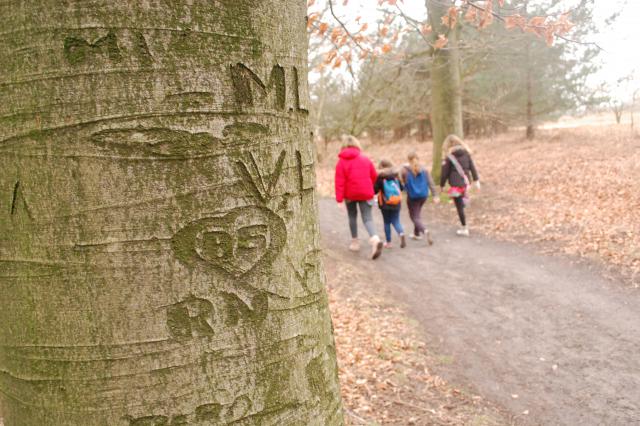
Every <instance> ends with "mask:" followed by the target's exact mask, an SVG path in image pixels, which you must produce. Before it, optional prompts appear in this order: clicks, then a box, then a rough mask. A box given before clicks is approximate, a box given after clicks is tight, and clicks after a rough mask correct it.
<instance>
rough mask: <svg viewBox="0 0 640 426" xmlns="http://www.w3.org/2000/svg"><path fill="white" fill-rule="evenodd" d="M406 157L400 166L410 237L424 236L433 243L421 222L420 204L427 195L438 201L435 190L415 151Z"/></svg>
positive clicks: (425, 199) (421, 204)
mask: <svg viewBox="0 0 640 426" xmlns="http://www.w3.org/2000/svg"><path fill="white" fill-rule="evenodd" d="M407 159H408V160H409V163H408V164H406V165H405V166H404V167H403V168H402V174H401V176H400V177H401V178H402V184H403V185H404V189H405V191H406V193H407V207H408V208H409V218H411V222H413V234H411V235H410V237H411V238H412V239H414V240H421V239H422V237H423V236H426V238H427V243H428V244H429V245H432V244H433V239H432V238H431V233H430V232H429V230H427V228H426V227H425V226H424V224H423V223H422V206H424V203H425V202H426V201H427V198H428V197H429V195H431V196H432V197H433V200H434V202H435V203H438V202H439V201H440V198H439V196H438V193H437V192H436V187H435V184H434V183H433V179H431V175H430V174H429V172H428V171H427V169H426V168H424V166H422V165H421V164H420V159H419V158H418V154H417V153H416V152H415V151H412V152H410V153H409V155H408V157H407Z"/></svg>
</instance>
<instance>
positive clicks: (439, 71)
mask: <svg viewBox="0 0 640 426" xmlns="http://www.w3.org/2000/svg"><path fill="white" fill-rule="evenodd" d="M449 3H450V2H447V1H441V0H426V4H427V11H428V14H429V23H430V24H431V27H432V28H433V32H432V37H433V41H434V42H435V40H436V39H437V37H438V34H445V33H446V34H447V37H448V38H449V42H448V44H447V46H446V47H445V49H438V50H436V51H435V52H434V54H433V63H432V66H431V87H432V88H431V99H432V100H431V102H432V104H431V120H432V126H433V164H432V173H433V177H434V179H435V181H436V182H437V181H438V180H439V179H440V169H441V167H442V143H443V141H444V139H445V138H446V137H447V136H448V135H450V134H456V135H458V136H460V137H461V138H462V137H464V135H463V128H462V85H461V81H460V55H459V52H458V31H457V29H454V30H450V31H449V28H448V27H446V26H444V25H443V24H442V17H443V16H446V15H447V12H448V10H449V7H450V6H453V3H452V2H451V4H449ZM447 31H448V32H447Z"/></svg>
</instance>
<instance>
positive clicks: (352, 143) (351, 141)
mask: <svg viewBox="0 0 640 426" xmlns="http://www.w3.org/2000/svg"><path fill="white" fill-rule="evenodd" d="M349 147H355V148H358V149H362V145H361V144H360V141H359V140H358V139H357V138H356V137H355V136H352V135H344V136H342V149H344V148H349Z"/></svg>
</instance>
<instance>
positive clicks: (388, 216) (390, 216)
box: [381, 209, 404, 243]
mask: <svg viewBox="0 0 640 426" xmlns="http://www.w3.org/2000/svg"><path fill="white" fill-rule="evenodd" d="M381 211H382V219H384V236H385V238H386V239H387V242H388V243H390V242H391V225H393V227H394V228H395V230H396V232H397V233H398V235H402V234H404V228H403V227H402V224H401V223H400V209H398V210H381Z"/></svg>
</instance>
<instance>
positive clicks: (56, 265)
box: [0, 0, 342, 426]
mask: <svg viewBox="0 0 640 426" xmlns="http://www.w3.org/2000/svg"><path fill="white" fill-rule="evenodd" d="M305 14H306V6H305V2H303V1H298V0H284V1H283V0H263V1H260V2H255V1H249V0H200V1H198V0H195V1H193V0H191V1H187V0H180V1H178V0H173V1H165V0H161V1H153V2H107V1H78V0H76V1H68V2H58V1H53V0H43V1H39V2H26V3H25V2H21V1H17V0H11V1H6V2H3V3H2V5H0V58H1V60H0V81H2V84H0V99H2V103H0V194H1V197H0V243H1V244H0V303H1V307H0V394H1V395H2V404H3V410H4V413H3V414H4V416H5V426H16V425H18V426H22V425H24V426H34V425H38V426H40V425H65V426H74V425H83V426H86V425H109V426H114V425H115V426H117V425H128V426H142V425H145V426H152V425H165V426H169V425H183V424H229V423H234V424H261V425H282V424H305V425H307V424H313V425H334V424H341V423H342V414H341V407H340V398H339V388H338V380H337V368H336V359H335V348H334V343H333V338H332V334H331V320H330V317H329V311H328V305H327V297H326V293H325V289H324V281H323V273H322V266H321V264H320V251H319V241H318V240H319V234H318V226H317V214H316V211H317V203H316V198H315V193H314V165H313V158H314V155H313V148H312V144H311V143H310V137H309V134H310V132H309V124H308V113H307V111H306V108H307V105H308V88H307V83H306V82H307V70H306V68H307V65H306V64H307V42H306V29H305Z"/></svg>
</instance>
